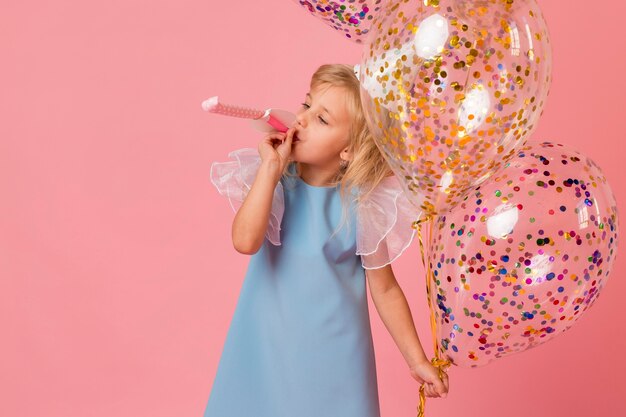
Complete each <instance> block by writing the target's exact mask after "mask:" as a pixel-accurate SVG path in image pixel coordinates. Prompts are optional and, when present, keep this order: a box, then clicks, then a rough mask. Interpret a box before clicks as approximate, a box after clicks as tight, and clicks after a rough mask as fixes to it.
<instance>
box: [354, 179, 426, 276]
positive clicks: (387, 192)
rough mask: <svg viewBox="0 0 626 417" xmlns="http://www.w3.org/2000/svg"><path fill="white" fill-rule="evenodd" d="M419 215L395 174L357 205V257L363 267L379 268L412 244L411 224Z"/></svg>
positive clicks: (394, 258) (419, 211)
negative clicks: (358, 256) (359, 258)
mask: <svg viewBox="0 0 626 417" xmlns="http://www.w3.org/2000/svg"><path fill="white" fill-rule="evenodd" d="M420 215H421V210H420V209H418V208H416V207H415V206H414V205H413V204H412V203H411V202H410V201H409V199H408V198H407V197H406V195H405V194H404V190H403V188H402V184H400V182H399V180H398V179H397V177H396V176H395V175H393V176H390V177H386V178H385V179H383V180H382V181H381V182H380V183H379V184H378V186H377V187H376V188H374V190H372V191H371V193H370V195H369V196H368V197H367V199H366V200H363V201H360V202H359V203H358V204H357V212H356V248H357V250H356V254H357V255H361V264H362V265H363V268H365V269H378V268H382V267H383V266H385V265H388V264H390V263H391V262H393V261H394V260H396V259H397V258H398V257H399V256H400V255H401V254H402V253H403V252H404V251H405V250H406V248H408V247H409V245H410V244H411V242H412V241H413V237H414V236H415V233H416V230H415V229H413V228H412V227H411V225H412V224H413V222H414V221H416V220H418V219H419V218H420Z"/></svg>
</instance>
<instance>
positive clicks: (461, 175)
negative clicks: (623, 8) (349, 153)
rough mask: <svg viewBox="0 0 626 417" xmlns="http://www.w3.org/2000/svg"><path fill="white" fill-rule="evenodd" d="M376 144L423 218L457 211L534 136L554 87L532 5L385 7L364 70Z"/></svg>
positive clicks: (509, 0) (457, 2)
mask: <svg viewBox="0 0 626 417" xmlns="http://www.w3.org/2000/svg"><path fill="white" fill-rule="evenodd" d="M359 71H360V73H359V80H360V83H361V101H362V102H363V106H364V109H365V112H366V118H367V121H368V124H369V126H370V129H371V130H372V132H373V134H374V136H375V140H376V141H377V144H378V145H379V148H381V151H382V152H383V154H384V155H385V158H386V160H387V161H388V162H389V164H390V166H391V168H392V170H393V171H394V173H395V174H396V176H398V178H401V179H402V180H403V185H404V187H405V191H406V192H407V195H408V196H409V198H410V199H411V201H412V202H413V204H414V205H415V206H416V207H419V208H420V209H422V210H424V212H425V213H426V214H433V215H434V214H442V213H444V212H446V211H448V210H450V209H452V208H454V207H455V206H456V205H457V204H458V203H459V202H460V201H461V200H462V199H463V198H464V197H465V196H466V195H467V193H468V192H469V190H470V189H471V188H472V187H474V186H476V185H478V184H480V183H481V182H482V181H485V180H486V179H487V178H489V176H491V175H492V174H493V173H494V172H495V171H496V170H497V169H499V168H500V167H501V166H502V165H503V164H504V163H505V162H506V161H507V160H508V159H510V158H511V157H512V156H513V155H514V154H515V151H516V150H517V149H519V148H520V147H521V146H522V145H523V144H524V143H525V141H526V139H527V137H528V135H530V133H531V132H532V131H533V130H534V129H535V126H536V122H537V120H538V119H539V116H540V115H541V112H542V110H543V106H544V103H545V100H546V97H547V95H548V90H549V86H550V81H551V75H550V74H551V49H550V42H549V36H548V30H547V27H546V22H545V21H544V18H543V15H542V13H541V10H540V9H539V6H538V5H537V3H536V2H535V0H526V1H521V0H478V1H472V2H468V1H465V0H463V1H461V0H440V1H434V0H406V1H404V2H393V1H392V2H389V3H385V4H384V5H383V7H382V9H381V10H380V11H379V12H378V13H377V14H376V16H375V17H374V19H373V22H372V25H371V31H370V36H369V37H368V40H367V42H366V44H365V47H364V50H363V55H362V58H361V63H360V70H359Z"/></svg>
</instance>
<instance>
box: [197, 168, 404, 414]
mask: <svg viewBox="0 0 626 417" xmlns="http://www.w3.org/2000/svg"><path fill="white" fill-rule="evenodd" d="M241 162H242V161H241V160H240V161H239V163H240V164H241ZM244 168H245V167H244ZM253 171H254V168H253V169H252V172H253ZM231 172H235V169H234V168H233V169H231ZM213 175H214V174H213V172H212V176H213ZM215 176H217V175H215ZM219 176H221V178H222V179H223V178H224V177H225V176H226V174H219ZM252 178H253V177H250V179H249V180H248V182H247V183H248V185H249V183H250V182H251V181H250V180H251V179H252ZM240 179H241V178H240ZM287 180H288V181H289V183H285V179H284V178H282V179H281V180H280V182H279V186H280V185H282V187H279V188H281V190H277V191H281V193H280V194H278V192H277V193H276V194H275V197H277V196H278V197H282V198H283V200H281V201H278V200H276V198H275V200H274V206H281V207H280V209H281V210H280V211H281V213H280V215H278V217H279V219H278V220H279V222H276V217H274V221H275V222H274V224H273V227H274V232H279V234H280V242H274V243H271V242H270V241H269V240H267V239H266V240H264V243H263V245H262V246H261V248H260V249H259V251H258V252H257V253H255V254H253V255H252V256H251V257H250V263H249V266H248V269H247V272H246V275H245V278H244V282H243V285H242V287H241V292H240V295H239V298H238V301H237V304H236V308H235V312H234V316H233V318H232V321H231V323H230V327H229V330H228V333H227V336H226V341H225V343H224V346H223V350H222V354H221V357H220V360H219V364H218V367H217V372H216V375H215V378H214V382H213V386H212V390H211V393H210V395H209V399H208V403H207V405H206V408H205V411H204V417H250V416H255V417H296V416H298V417H379V416H380V409H379V398H378V387H377V379H376V364H375V357H374V347H373V342H372V335H371V329H370V321H369V313H368V303H367V298H366V294H367V293H366V279H365V270H364V267H363V265H362V260H361V256H359V255H357V254H356V253H357V239H356V228H357V224H356V222H355V221H354V219H353V220H352V221H351V222H350V223H349V225H348V226H347V227H346V226H344V228H342V229H340V231H339V232H337V233H336V234H335V235H334V236H331V235H332V233H333V231H334V230H335V227H336V226H337V225H338V224H339V222H340V219H341V214H342V203H341V197H340V195H339V188H338V187H317V186H312V185H309V184H307V183H306V182H304V181H303V180H302V179H301V178H299V177H296V178H295V179H287ZM226 182H228V181H226ZM244 182H245V181H244ZM218 188H219V187H218ZM224 189H225V188H224ZM222 191H223V190H222ZM223 192H224V195H228V196H229V197H231V203H232V200H233V198H234V199H236V200H238V201H239V203H240V202H241V200H242V196H239V197H236V196H234V195H233V192H232V190H231V191H230V192H227V191H223ZM349 207H350V213H351V215H354V213H355V210H354V209H355V206H354V203H350V206H349ZM233 208H234V209H237V207H233ZM277 209H278V207H273V209H272V210H273V213H274V214H276V213H277V211H278V210H277ZM283 209H284V214H283V212H282V211H283ZM281 215H282V219H280V217H281ZM270 228H271V227H270ZM267 235H268V238H269V237H270V234H269V232H268V234H267ZM276 243H278V245H276ZM408 243H410V241H409V242H408ZM408 243H407V246H408Z"/></svg>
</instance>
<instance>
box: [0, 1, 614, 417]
mask: <svg viewBox="0 0 626 417" xmlns="http://www.w3.org/2000/svg"><path fill="white" fill-rule="evenodd" d="M4 3H5V4H3V6H2V8H1V10H2V12H1V13H0V57H1V59H2V64H1V65H0V328H1V329H2V333H3V334H2V336H1V338H0V340H1V341H2V342H1V343H0V392H1V394H0V396H1V399H0V415H2V416H5V417H31V416H33V417H34V416H47V417H74V416H76V417H78V416H80V417H84V416H93V417H100V416H102V417H104V416H107V417H109V416H115V417H127V416H128V417H131V416H132V417H141V416H146V417H171V416H177V417H180V416H187V417H192V416H201V415H202V412H203V411H204V406H205V404H206V401H207V398H208V394H209V390H210V388H211V384H212V381H213V377H214V374H215V371H216V367H217V364H218V360H219V355H220V353H221V349H222V344H223V342H224V339H225V337H226V332H227V329H228V325H229V323H230V319H231V316H232V313H233V311H234V308H235V303H236V301H237V297H238V292H239V289H240V287H241V283H242V280H243V276H244V272H245V270H246V267H247V263H248V259H249V257H248V256H246V255H241V254H239V253H237V252H236V251H235V250H234V249H233V247H232V243H231V241H230V226H231V222H232V219H233V213H232V211H231V208H230V206H229V205H228V203H227V201H226V200H225V199H224V198H223V197H221V196H219V195H218V194H217V192H216V190H215V189H214V188H213V186H212V185H211V183H210V181H209V168H210V164H211V162H212V161H215V160H224V159H225V158H226V154H227V153H228V152H229V151H230V150H232V149H235V148H241V147H246V146H251V147H255V146H256V144H257V143H258V140H260V136H259V134H257V133H254V132H253V131H251V130H249V128H248V127H247V125H246V123H245V122H241V121H239V120H235V119H228V118H223V117H219V116H212V115H208V114H207V113H205V112H203V111H202V109H201V107H200V103H201V101H202V100H204V99H205V98H208V97H210V96H212V95H220V96H221V97H222V98H223V99H224V100H227V101H229V102H232V103H238V104H242V105H250V106H260V107H270V106H273V107H283V108H291V109H295V108H296V107H297V106H298V105H299V103H300V100H301V99H302V98H303V95H304V93H305V92H306V89H307V87H308V82H309V77H310V75H311V73H312V72H313V70H314V69H315V68H316V67H317V66H318V65H321V64H322V63H330V62H344V63H351V64H354V63H357V62H358V61H359V59H360V51H361V48H360V47H359V46H358V45H356V44H353V43H350V42H349V41H347V40H343V39H342V38H341V37H340V36H339V35H338V34H337V33H335V32H334V31H332V30H331V29H329V28H327V27H326V26H324V25H323V24H322V23H320V22H318V21H317V20H316V19H313V18H312V17H310V16H308V14H307V13H306V12H305V11H304V10H303V9H301V8H299V7H298V6H296V5H295V3H294V2H292V1H290V0H264V1H252V0H241V1H217V0H209V1H203V2H201V1H196V0H189V1H185V2H180V1H179V2H174V1H169V2H168V1H163V0H150V1H147V0H144V1H140V0H123V1H121V0H114V1H108V2H84V1H76V0H74V1H68V0H57V1H55V2H46V1H40V2H36V3H32V2H10V3H9V2H4ZM542 6H543V10H544V13H545V16H546V19H547V21H548V25H549V28H550V32H551V37H552V42H553V47H554V51H553V52H554V82H553V85H552V89H551V94H550V97H549V100H548V103H547V106H546V108H545V112H544V115H543V117H542V119H541V122H540V124H539V128H538V130H537V131H536V133H535V134H534V136H533V138H535V139H545V140H551V141H559V142H563V143H566V144H568V145H571V146H573V147H575V148H577V149H579V150H580V151H582V152H583V153H585V154H587V155H589V156H590V157H591V158H593V159H594V160H595V161H596V162H597V163H598V164H599V165H600V166H601V167H603V169H604V172H605V174H606V176H607V178H608V179H609V182H610V183H611V184H612V186H613V188H614V192H615V194H616V197H617V200H618V205H619V207H620V209H621V211H622V216H623V215H624V214H626V206H625V205H624V204H625V200H624V196H625V191H626V186H625V183H624V182H622V181H623V175H624V174H625V173H626V171H625V168H624V151H625V146H624V128H623V125H624V116H625V115H624V103H623V100H624V96H625V95H626V87H625V85H626V84H625V83H624V82H623V74H624V73H625V72H626V56H625V55H626V54H624V47H623V45H622V43H623V42H622V38H621V35H622V31H621V30H619V29H618V28H620V27H621V25H622V23H623V16H624V15H623V14H622V13H625V12H626V6H624V4H623V3H622V2H620V1H617V0H611V1H607V2H603V3H601V4H598V5H591V3H589V2H586V1H581V0H575V1H570V2H548V1H543V2H542ZM622 223H623V225H626V219H624V218H623V219H622ZM622 246H623V245H622ZM624 251H626V248H625V247H621V248H620V253H619V254H618V256H617V262H616V264H615V266H614V271H613V274H612V276H611V278H610V279H609V281H608V283H607V286H606V287H605V288H604V291H603V293H602V294H601V296H600V298H599V299H598V301H597V302H596V303H595V304H594V306H593V307H592V308H591V309H590V310H589V311H587V313H586V314H585V315H584V316H583V317H582V319H581V320H579V321H578V322H577V324H576V325H575V326H574V327H573V328H571V329H570V330H568V331H567V332H566V333H564V334H562V335H560V336H559V337H558V338H556V339H555V340H553V341H552V342H550V343H547V344H544V345H541V346H539V347H537V348H535V349H532V350H530V351H527V352H524V353H522V354H518V355H514V356H511V357H508V358H504V359H501V360H499V361H496V362H494V363H492V364H490V365H488V366H487V367H484V368H479V369H474V370H469V369H462V368H458V367H454V368H452V369H450V370H449V374H450V383H451V385H450V393H449V396H448V398H447V399H436V400H435V399H429V400H428V401H427V409H426V415H427V417H436V416H461V415H462V416H481V417H501V416H507V417H522V416H528V415H532V416H551V417H566V416H567V417H571V416H586V415H601V416H603V417H617V416H619V415H623V410H622V409H621V408H622V407H620V406H623V404H624V398H625V397H626V388H625V384H624V382H623V374H624V372H625V371H626V360H625V359H624V352H626V336H625V334H626V333H625V332H624V329H623V323H624V319H623V317H624V312H625V308H624V301H623V299H622V297H623V294H624V292H626V284H625V282H624V280H623V276H624V272H625V271H626V253H622V252H624ZM394 270H395V272H396V276H397V278H398V280H399V282H400V284H401V285H402V286H403V287H404V290H405V294H406V296H407V298H408V300H409V302H410V304H411V306H412V312H413V316H414V319H415V321H416V325H417V328H418V332H419V334H420V336H421V339H422V341H423V344H424V346H425V348H426V350H427V352H428V354H429V356H430V355H431V354H432V342H431V336H430V328H429V323H428V308H427V304H426V299H425V288H424V280H423V271H422V268H421V261H420V258H419V250H418V245H417V244H414V245H413V246H412V247H411V249H410V250H408V251H407V252H405V254H404V255H403V256H402V257H401V259H400V260H399V261H397V262H396V263H395V264H394ZM370 314H371V318H372V323H373V332H374V339H375V348H376V355H377V367H378V377H379V390H380V396H381V407H382V412H383V416H384V417H395V416H413V415H415V407H416V405H417V389H418V384H417V382H415V381H414V380H413V379H412V378H411V377H410V376H409V374H408V372H407V370H406V365H405V363H404V361H403V359H402V357H401V355H400V353H399V352H398V351H397V349H396V347H395V345H394V344H393V341H392V339H391V337H390V335H389V334H388V333H387V331H386V329H385V328H384V325H383V324H382V321H381V320H380V318H379V317H378V315H377V313H376V310H375V308H374V305H373V304H372V302H371V300H370Z"/></svg>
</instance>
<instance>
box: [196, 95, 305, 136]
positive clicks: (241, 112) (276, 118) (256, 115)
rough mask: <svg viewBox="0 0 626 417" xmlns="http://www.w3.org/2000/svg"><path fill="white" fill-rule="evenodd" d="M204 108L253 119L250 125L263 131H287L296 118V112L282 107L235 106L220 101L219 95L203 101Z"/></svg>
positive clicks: (218, 112) (226, 114)
mask: <svg viewBox="0 0 626 417" xmlns="http://www.w3.org/2000/svg"><path fill="white" fill-rule="evenodd" d="M202 109H204V110H205V111H208V112H209V113H214V114H221V115H224V116H231V117H240V118H243V119H251V120H250V125H251V126H252V127H253V128H254V129H256V130H259V131H261V132H273V131H279V132H282V133H284V132H286V131H287V130H289V126H291V125H292V124H293V123H294V122H295V120H296V116H295V114H293V113H291V112H289V111H286V110H280V109H267V110H259V109H253V108H250V107H241V106H233V105H231V104H224V103H220V101H219V99H218V96H214V97H211V98H209V99H206V100H204V101H203V102H202Z"/></svg>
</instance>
